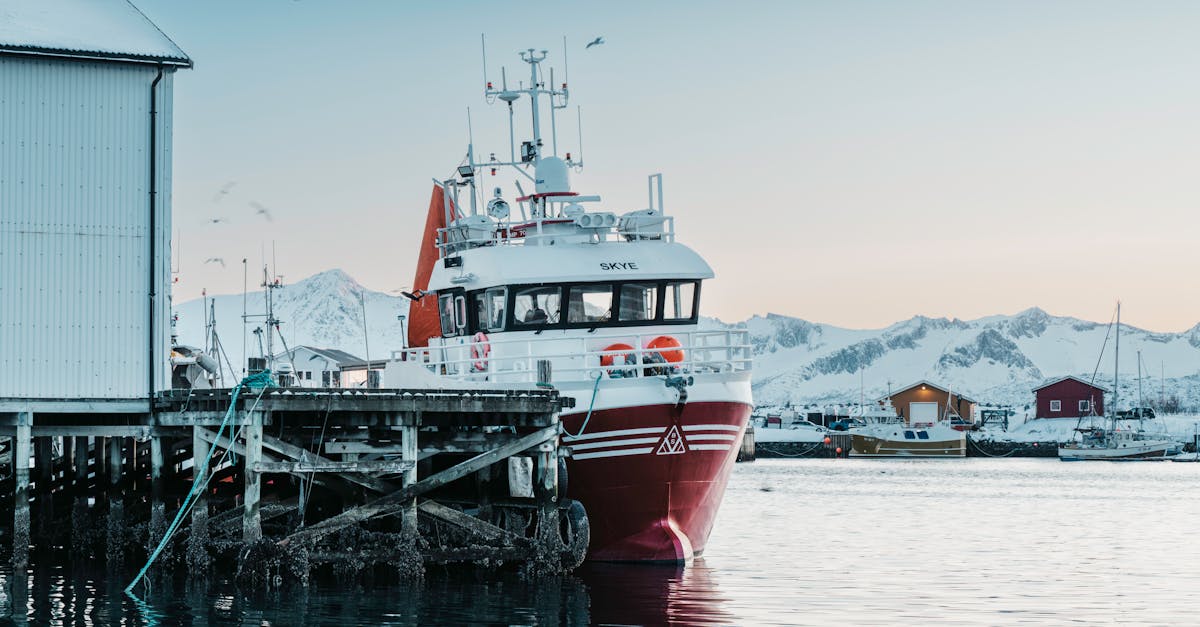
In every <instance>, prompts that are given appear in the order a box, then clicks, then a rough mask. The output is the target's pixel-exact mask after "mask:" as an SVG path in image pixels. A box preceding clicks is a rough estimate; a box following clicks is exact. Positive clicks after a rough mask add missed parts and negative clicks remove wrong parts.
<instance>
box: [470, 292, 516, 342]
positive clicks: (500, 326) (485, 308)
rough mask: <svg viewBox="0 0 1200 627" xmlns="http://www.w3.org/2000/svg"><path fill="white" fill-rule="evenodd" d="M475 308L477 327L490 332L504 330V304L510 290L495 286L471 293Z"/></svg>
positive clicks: (479, 329)
mask: <svg viewBox="0 0 1200 627" xmlns="http://www.w3.org/2000/svg"><path fill="white" fill-rule="evenodd" d="M471 299H472V301H473V302H474V308H475V329H476V330H478V331H486V332H488V333H491V332H494V331H503V330H504V305H505V303H506V301H507V300H508V290H507V289H506V288H503V287H493V288H491V289H487V290H484V291H482V292H475V293H474V294H472V295H471Z"/></svg>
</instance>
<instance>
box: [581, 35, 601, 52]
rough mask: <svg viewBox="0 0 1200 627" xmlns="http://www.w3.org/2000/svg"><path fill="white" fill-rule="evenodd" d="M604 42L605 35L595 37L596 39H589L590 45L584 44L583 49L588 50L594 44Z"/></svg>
mask: <svg viewBox="0 0 1200 627" xmlns="http://www.w3.org/2000/svg"><path fill="white" fill-rule="evenodd" d="M602 43H604V38H603V37H597V38H595V39H593V40H591V41H589V42H588V45H586V46H584V47H583V49H584V50H587V49H588V48H591V47H592V46H599V45H600V44H602Z"/></svg>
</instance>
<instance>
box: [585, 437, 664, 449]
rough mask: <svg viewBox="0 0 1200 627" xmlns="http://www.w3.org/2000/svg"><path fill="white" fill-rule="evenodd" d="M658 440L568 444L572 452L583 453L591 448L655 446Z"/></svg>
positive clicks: (637, 439)
mask: <svg viewBox="0 0 1200 627" xmlns="http://www.w3.org/2000/svg"><path fill="white" fill-rule="evenodd" d="M655 442H658V438H657V437H654V438H628V439H625V440H607V441H604V442H587V443H584V444H567V446H569V447H571V450H572V451H583V450H587V449H589V448H611V447H616V446H632V445H634V444H654V443H655Z"/></svg>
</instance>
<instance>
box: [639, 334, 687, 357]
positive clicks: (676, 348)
mask: <svg viewBox="0 0 1200 627" xmlns="http://www.w3.org/2000/svg"><path fill="white" fill-rule="evenodd" d="M646 348H648V349H651V350H653V351H654V352H655V353H657V354H659V355H662V358H663V359H665V360H667V361H669V362H671V363H673V364H677V363H679V362H681V361H683V344H680V343H679V340H677V339H675V338H673V337H671V336H670V335H660V336H658V337H656V338H654V339H653V340H650V342H649V343H648V344H646Z"/></svg>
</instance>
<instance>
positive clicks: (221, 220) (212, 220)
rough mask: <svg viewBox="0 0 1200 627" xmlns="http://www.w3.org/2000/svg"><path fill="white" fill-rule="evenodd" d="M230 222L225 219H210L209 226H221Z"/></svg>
mask: <svg viewBox="0 0 1200 627" xmlns="http://www.w3.org/2000/svg"><path fill="white" fill-rule="evenodd" d="M228 221H229V220H226V219H225V218H209V219H208V223H209V224H220V223H222V222H228Z"/></svg>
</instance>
